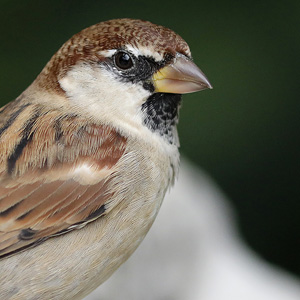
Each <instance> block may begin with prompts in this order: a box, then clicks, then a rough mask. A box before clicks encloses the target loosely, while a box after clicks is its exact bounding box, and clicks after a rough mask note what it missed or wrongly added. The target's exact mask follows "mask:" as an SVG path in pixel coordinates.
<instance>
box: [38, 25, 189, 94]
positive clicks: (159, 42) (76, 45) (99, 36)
mask: <svg viewBox="0 0 300 300" xmlns="http://www.w3.org/2000/svg"><path fill="white" fill-rule="evenodd" d="M128 44H130V45H132V46H134V47H138V46H143V47H149V46H150V47H151V48H154V49H155V50H156V52H158V53H159V54H162V55H170V54H171V55H174V54H175V53H176V52H179V53H182V54H184V55H186V56H190V50H189V47H188V45H187V43H186V42H185V41H184V40H183V39H182V38H181V37H180V36H179V35H177V34H176V33H175V32H173V31H172V30H170V29H168V28H165V27H163V26H158V25H155V24H152V23H150V22H148V21H142V20H133V19H116V20H110V21H106V22H101V23H98V24H96V25H93V26H91V27H88V28H86V29H84V30H82V31H81V32H79V33H77V34H75V35H74V36H73V37H72V38H71V39H69V40H68V41H67V42H66V43H65V44H64V45H63V46H62V47H61V48H60V49H59V50H58V51H57V53H56V54H55V55H54V56H53V57H52V58H51V60H50V61H49V62H48V64H47V65H46V66H45V68H44V69H43V71H42V72H41V73H40V75H39V76H38V77H37V79H36V83H38V84H39V85H40V87H42V88H43V89H47V90H52V91H53V90H54V91H56V92H58V93H60V94H61V93H64V91H63V90H62V89H61V87H60V85H59V83H58V80H60V79H61V78H62V77H63V76H64V75H65V74H66V72H67V71H68V70H69V68H70V67H71V66H73V65H75V64H76V63H77V62H78V61H87V62H89V63H93V62H94V63H97V62H99V61H101V60H103V57H101V55H100V54H99V52H100V51H103V50H109V49H119V48H122V47H124V46H125V45H128Z"/></svg>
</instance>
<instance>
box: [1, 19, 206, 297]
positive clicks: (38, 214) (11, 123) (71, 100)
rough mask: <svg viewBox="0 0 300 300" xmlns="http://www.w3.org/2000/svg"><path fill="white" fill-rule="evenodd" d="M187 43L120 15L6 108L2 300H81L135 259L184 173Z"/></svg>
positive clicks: (87, 34) (80, 37)
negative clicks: (181, 120)
mask: <svg viewBox="0 0 300 300" xmlns="http://www.w3.org/2000/svg"><path fill="white" fill-rule="evenodd" d="M206 88H211V85H210V83H209V81H208V80H207V78H206V77H205V75H204V74H203V73H202V71H201V70H200V69H199V68H198V67H197V66H196V65H195V64H194V62H193V61H192V58H191V52H190V49H189V46H188V45H187V43H186V42H185V41H184V40H183V39H182V38H181V37H180V36H179V35H177V34H176V33H174V32H173V31H172V30H170V29H167V28H165V27H162V26H158V25H154V24H152V23H150V22H148V21H142V20H133V19H116V20H111V21H106V22H102V23H99V24H96V25H94V26H91V27H89V28H86V29H84V30H82V31H81V32H79V33H78V34H75V35H74V36H73V37H72V38H71V39H70V40H68V41H67V42H66V43H65V44H64V45H63V46H62V47H61V48H60V49H59V50H58V52H57V53H56V54H55V55H54V56H53V57H52V58H51V59H50V61H49V62H48V63H47V65H46V66H45V68H44V69H43V70H42V72H41V73H40V74H39V75H38V77H37V78H36V79H35V81H34V82H33V83H32V84H31V85H30V86H29V87H28V88H27V89H26V90H25V91H24V92H23V93H22V94H21V95H20V96H19V97H18V98H17V99H15V100H14V101H12V102H10V103H8V104H7V105H5V106H4V107H2V108H1V109H0V270H1V271H0V299H13V300H20V299H22V300H23V299H26V300H29V299H31V300H33V299H72V300H74V299H82V298H83V297H84V296H86V295H87V294H89V293H90V292H91V291H92V290H93V289H95V288H96V287H97V286H99V285H100V284H101V283H102V282H104V281H105V280H106V279H107V278H108V277H109V276H110V275H111V274H112V273H113V272H114V271H115V270H116V269H117V268H118V267H119V266H120V265H121V264H122V263H123V262H124V261H126V259H127V258H128V257H129V256H130V255H131V254H132V253H133V252H134V250H135V249H136V248H137V246H138V245H139V244H140V243H141V241H142V240H143V238H144V237H145V235H146V233H147V232H148V230H149V228H150V227H151V225H152V223H153V221H154V219H155V217H156V215H157V213H158V210H159V208H160V206H161V203H162V200H163V198H164V195H165V193H166V191H167V190H168V188H169V187H170V186H171V185H172V184H173V182H174V178H175V177H176V174H177V172H178V168H179V152H178V147H179V142H178V135H177V129H176V125H177V122H178V109H179V107H180V103H181V95H182V94H185V93H191V92H195V91H200V90H204V89H206Z"/></svg>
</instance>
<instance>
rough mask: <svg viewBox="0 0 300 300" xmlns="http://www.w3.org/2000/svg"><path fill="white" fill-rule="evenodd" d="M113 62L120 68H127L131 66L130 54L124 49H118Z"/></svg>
mask: <svg viewBox="0 0 300 300" xmlns="http://www.w3.org/2000/svg"><path fill="white" fill-rule="evenodd" d="M114 59H115V64H116V66H117V67H118V68H119V69H121V70H128V69H130V68H131V67H132V66H133V61H132V58H131V56H130V55H129V54H128V53H127V52H125V51H119V52H118V53H117V54H116V55H115V56H114Z"/></svg>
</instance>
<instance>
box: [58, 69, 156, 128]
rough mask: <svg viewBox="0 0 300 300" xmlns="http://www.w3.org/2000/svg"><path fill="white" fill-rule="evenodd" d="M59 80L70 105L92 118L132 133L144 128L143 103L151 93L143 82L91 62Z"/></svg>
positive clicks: (72, 70)
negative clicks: (122, 77) (120, 77)
mask: <svg viewBox="0 0 300 300" xmlns="http://www.w3.org/2000/svg"><path fill="white" fill-rule="evenodd" d="M59 83H60V85H61V87H62V89H63V90H64V91H65V92H66V95H67V97H68V99H69V101H70V104H71V105H73V106H74V107H75V108H76V107H77V108H78V109H79V111H80V112H82V113H86V114H87V115H89V116H91V117H92V118H93V119H95V120H99V121H101V122H102V123H103V122H104V123H108V124H113V125H115V126H116V127H117V128H128V129H129V132H132V130H138V128H142V127H144V124H143V118H142V112H141V105H142V104H143V103H144V101H145V100H146V99H147V98H148V97H149V96H150V92H149V91H147V90H145V89H144V88H143V87H142V86H141V85H139V84H134V83H132V82H122V81H120V80H118V79H117V78H116V77H115V76H114V75H113V74H112V71H111V70H107V69H105V68H100V67H95V66H92V65H88V64H78V65H75V66H74V67H73V68H72V69H71V70H70V71H69V72H68V73H67V74H66V75H65V77H63V78H62V79H61V80H60V81H59Z"/></svg>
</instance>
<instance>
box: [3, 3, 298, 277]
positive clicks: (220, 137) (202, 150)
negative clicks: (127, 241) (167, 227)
mask: <svg viewBox="0 0 300 300" xmlns="http://www.w3.org/2000/svg"><path fill="white" fill-rule="evenodd" d="M0 3H1V6H0V37H1V47H0V76H1V77H0V90H1V96H0V102H1V105H3V104H5V103H6V102H8V101H10V100H12V99H14V98H15V97H17V96H18V95H19V94H20V93H21V92H22V91H23V90H24V89H25V88H26V87H27V86H28V85H29V84H30V83H31V82H32V81H33V80H34V78H35V77H36V76H37V74H38V73H39V72H40V70H41V69H42V68H43V66H44V65H45V63H46V62H47V61H48V60H49V58H50V57H51V56H52V55H53V54H54V52H55V51H56V50H57V49H58V48H59V47H60V46H61V45H62V44H63V43H64V42H65V41H66V40H67V39H68V38H69V37H71V36H72V35H73V34H75V33H76V32H78V31H80V30H81V29H83V28H85V27H88V26H90V25H92V24H94V23H98V22H100V21H104V20H108V19H112V18H119V17H131V18H141V19H146V20H150V21H152V22H154V23H157V24H160V25H165V26H167V27H170V28H172V29H173V30H174V31H176V32H177V33H179V34H180V35H181V36H183V38H184V39H185V40H186V41H187V42H188V43H189V45H190V47H191V49H192V53H193V57H194V60H195V62H196V63H197V64H198V65H199V66H200V68H201V69H202V70H203V71H204V73H205V74H206V75H207V76H208V78H209V79H210V81H211V83H212V85H213V86H214V89H213V90H212V91H204V92H201V93H197V94H192V95H186V96H184V104H183V108H182V110H181V120H180V126H179V131H180V137H181V145H182V146H181V152H182V153H184V154H185V155H186V156H188V157H189V158H190V159H192V160H193V161H194V162H195V163H197V164H198V165H199V166H201V167H202V168H204V169H205V170H206V171H207V172H208V173H209V174H210V175H211V176H212V177H213V178H214V179H215V180H216V182H217V183H218V184H219V185H220V186H221V188H222V190H223V191H224V192H225V193H226V195H227V196H228V197H229V198H230V200H231V201H232V203H233V205H234V207H235V209H236V210H237V217H238V224H239V229H240V232H241V235H242V236H243V238H244V240H245V241H246V242H247V243H248V245H250V246H251V248H252V249H254V250H255V251H256V252H258V253H259V254H260V255H261V256H262V257H264V258H265V259H267V260H268V261H270V262H272V263H275V264H278V265H280V266H281V267H283V268H285V269H287V270H289V271H291V272H293V273H295V274H298V275H300V255H299V254H300V236H299V229H300V216H299V212H300V205H299V200H300V197H299V196H300V186H299V175H300V174H299V173H300V172H299V168H300V164H299V162H300V160H299V135H298V132H299V128H300V118H299V108H300V107H299V106H300V101H299V86H300V85H299V80H300V74H299V73H300V59H299V55H300V2H299V1H297V0H294V1H288V0H287V1H247V2H244V1H232V0H229V1H198V2H196V1H177V0H173V1H166V0H165V1H162V0H160V1H157V0H151V1H146V2H141V1H119V0H114V1H108V0H107V1H99V0H98V1H92V0H90V1H87V0H86V1H82V0H81V1H78V0H73V1H56V0H51V1H37V0H35V1H24V0H23V1H21V0H19V1H13V0H7V1H1V2H0ZM183 200H184V199H183Z"/></svg>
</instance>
